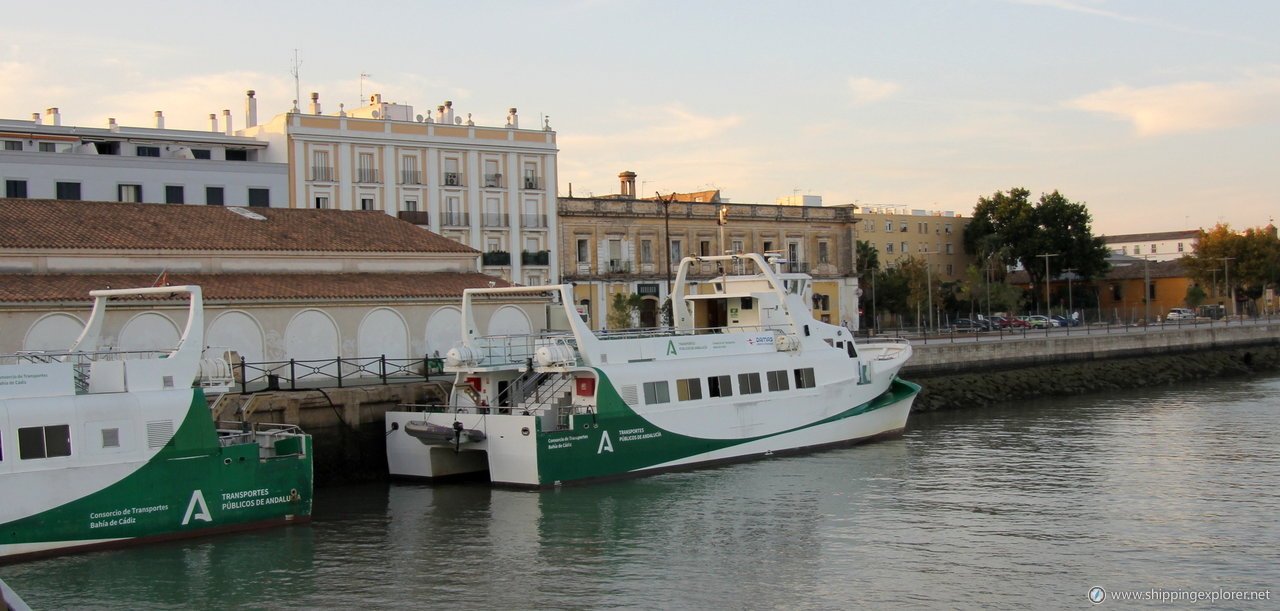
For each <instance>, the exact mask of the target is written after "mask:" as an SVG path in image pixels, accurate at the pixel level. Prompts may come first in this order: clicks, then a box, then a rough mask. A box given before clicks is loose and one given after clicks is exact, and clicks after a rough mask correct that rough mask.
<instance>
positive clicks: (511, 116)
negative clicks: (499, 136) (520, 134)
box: [507, 108, 520, 129]
mask: <svg viewBox="0 0 1280 611" xmlns="http://www.w3.org/2000/svg"><path fill="white" fill-rule="evenodd" d="M507 127H509V128H511V129H520V117H519V116H518V115H516V109H514V108H512V109H510V110H508V111H507Z"/></svg>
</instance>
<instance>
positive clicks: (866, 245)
mask: <svg viewBox="0 0 1280 611" xmlns="http://www.w3.org/2000/svg"><path fill="white" fill-rule="evenodd" d="M855 257H856V261H855V265H856V267H857V271H860V272H863V273H865V272H871V273H875V272H877V271H879V270H880V251H878V250H876V247H875V246H872V245H871V242H868V241H866V240H858V243H857V253H856V255H855Z"/></svg>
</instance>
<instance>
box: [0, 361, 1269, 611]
mask: <svg viewBox="0 0 1280 611" xmlns="http://www.w3.org/2000/svg"><path fill="white" fill-rule="evenodd" d="M1277 449H1280V377H1268V378H1253V379H1244V380H1231V381H1227V382H1215V383H1212V384H1201V385H1191V386H1181V387H1176V388H1160V389H1143V390H1137V391H1132V392H1130V393H1127V394H1122V395H1106V396H1103V395H1098V396H1090V397H1079V398H1068V399H1053V400H1045V401H1040V402H1035V403H1030V404H1022V405H1018V406H1005V407H999V408H991V409H975V410H964V411H958V412H949V413H943V414H936V415H924V416H921V415H916V416H914V417H913V421H912V424H911V425H910V428H909V430H908V432H907V434H906V435H905V436H904V437H903V438H902V439H900V440H893V441H888V442H880V443H875V444H869V445H865V446H859V447H854V448H848V449H842V450H835V451H829V452H823V453H818V454H813V455H809V456H802V457H789V458H779V459H773V460H766V461H760V462H754V463H745V464H741V465H734V466H730V467H724V468H717V469H708V470H702V471H694V472H690V473H675V474H666V475H661V476H657V477H650V478H644V479H638V480H632V481H627V482H620V483H613V484H604V485H596V486H590V487H581V488H566V489H562V490H552V491H546V492H521V491H509V490H490V489H489V488H487V487H484V486H479V485H451V486H439V487H430V486H421V485H403V484H393V485H390V486H386V485H372V486H361V487H349V488H337V489H326V490H322V491H320V493H319V494H318V495H317V500H316V514H315V516H314V519H315V521H314V523H313V524H312V525H311V526H304V527H294V528H286V529H277V530H272V531H263V532H257V533H247V534H240V535H231V536H222V537H215V538H209V539H203V540H196V541H188V542H179V543H173V544H167V545H159V546H151V547H145V548H138V549H131V550H121V551H113V552H101V553H94V554H87V555H81V556H75V557H67V558H56V559H50V560H45V561H40V562H34V563H27V564H21V565H13V566H0V576H3V577H4V579H5V580H6V581H8V582H9V584H10V585H11V586H13V587H14V588H16V589H17V590H18V591H19V593H21V594H22V595H23V596H24V597H25V598H26V600H27V602H28V603H30V604H31V605H33V606H34V607H36V608H38V609H62V608H95V609H109V608H117V609H139V608H183V609H187V608H204V609H231V608H315V607H329V608H349V607H357V606H363V607H366V608H371V609H372V608H378V609H381V608H424V607H447V608H451V609H494V608H507V609H599V608H636V609H709V608H710V609H768V608H776V609H837V608H852V607H854V606H863V607H866V606H872V607H884V606H895V607H899V606H905V607H946V608H955V607H975V606H979V605H981V606H983V607H989V608H1009V609H1021V608H1027V607H1032V606H1034V607H1037V608H1045V607H1050V608H1059V607H1061V608H1082V607H1089V606H1090V605H1089V603H1088V601H1087V600H1086V592H1087V591H1088V590H1089V589H1090V588H1091V587H1093V586H1101V587H1104V588H1106V589H1108V590H1110V591H1117V590H1149V589H1150V588H1170V589H1197V590H1214V589H1218V588H1220V587H1221V588H1226V589H1267V588H1270V589H1272V590H1273V592H1272V599H1273V600H1272V601H1271V602H1262V603H1258V602H1237V603H1232V604H1230V605H1223V604H1217V605H1209V604H1208V603H1203V604H1202V606H1204V607H1206V608H1208V607H1209V606H1214V607H1223V606H1235V607H1240V608H1266V607H1274V606H1276V605H1277V604H1278V603H1277V601H1276V599H1277V598H1280V568H1278V567H1280V528H1277V527H1276V524H1275V522H1276V519H1277V518H1278V517H1280V456H1278V455H1277ZM1104 606H1106V605H1104ZM1113 606H1114V605H1113Z"/></svg>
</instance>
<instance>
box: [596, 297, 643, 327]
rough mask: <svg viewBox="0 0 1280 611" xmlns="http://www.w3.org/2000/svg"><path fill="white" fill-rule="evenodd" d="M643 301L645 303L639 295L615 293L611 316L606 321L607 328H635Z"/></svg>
mask: <svg viewBox="0 0 1280 611" xmlns="http://www.w3.org/2000/svg"><path fill="white" fill-rule="evenodd" d="M641 301H643V298H642V297H640V296H639V295H628V294H624V293H614V294H613V303H612V304H610V305H609V315H608V316H607V317H606V320H605V324H606V326H607V327H608V328H609V329H631V328H633V327H635V321H636V319H637V317H638V315H639V313H640V303H641Z"/></svg>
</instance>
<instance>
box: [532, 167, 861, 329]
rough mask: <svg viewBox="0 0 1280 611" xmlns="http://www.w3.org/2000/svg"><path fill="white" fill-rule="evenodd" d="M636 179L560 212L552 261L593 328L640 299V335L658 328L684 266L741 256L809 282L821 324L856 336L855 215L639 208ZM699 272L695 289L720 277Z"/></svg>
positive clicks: (563, 201) (765, 208)
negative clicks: (773, 261) (621, 300)
mask: <svg viewBox="0 0 1280 611" xmlns="http://www.w3.org/2000/svg"><path fill="white" fill-rule="evenodd" d="M635 177H636V175H635V174H634V173H632V172H623V173H622V174H620V175H619V178H620V179H621V194H619V195H612V196H606V197H595V198H573V197H569V198H560V200H559V203H558V205H557V208H558V215H559V217H560V221H559V222H560V233H559V244H558V246H557V248H555V249H554V251H555V252H556V253H558V254H559V257H560V269H562V270H563V274H562V278H563V281H564V282H570V283H573V285H574V298H575V300H576V301H577V303H578V304H579V306H580V310H581V311H582V312H583V313H584V314H586V315H587V316H588V318H589V324H590V325H591V326H592V328H596V329H603V328H605V326H606V318H607V315H608V308H609V304H610V303H612V300H613V296H614V295H615V294H619V293H621V294H623V295H633V294H634V295H639V296H640V297H641V299H642V302H641V306H640V313H639V321H637V322H638V324H639V326H641V327H651V326H657V325H659V324H661V314H660V309H661V305H662V303H663V301H665V300H666V299H667V295H668V288H669V286H670V281H671V280H672V279H673V277H674V274H675V267H676V266H677V265H678V264H679V262H680V259H681V258H683V257H685V256H689V255H719V254H725V253H742V252H759V253H769V252H772V253H776V254H778V255H780V256H781V257H782V259H783V260H784V261H785V263H784V265H783V270H784V271H794V272H806V273H808V274H810V275H811V276H813V278H814V281H813V295H812V299H813V312H814V316H815V317H816V318H818V319H819V320H823V321H826V322H833V323H836V324H840V323H846V322H847V323H848V324H850V326H856V324H857V305H856V304H857V297H856V293H857V287H858V281H857V274H856V270H855V268H854V260H853V248H854V246H853V239H854V219H853V210H852V209H851V208H848V207H824V206H780V205H772V204H737V203H725V202H723V201H722V200H721V198H720V194H719V192H718V191H708V192H700V193H697V194H676V195H675V197H671V196H668V197H667V198H665V199H664V200H658V199H656V198H654V199H640V198H636V197H633V194H634V193H635ZM722 212H723V216H722ZM721 218H723V220H724V223H723V224H720V223H719V221H720V220H721ZM664 244H666V245H667V246H665V247H664ZM697 271H698V272H699V273H698V274H696V276H695V279H698V280H709V279H710V278H712V277H713V276H715V275H718V274H719V273H720V270H719V269H718V268H717V267H716V266H715V265H712V264H709V263H708V264H704V265H703V266H702V267H701V269H699V270H697Z"/></svg>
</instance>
